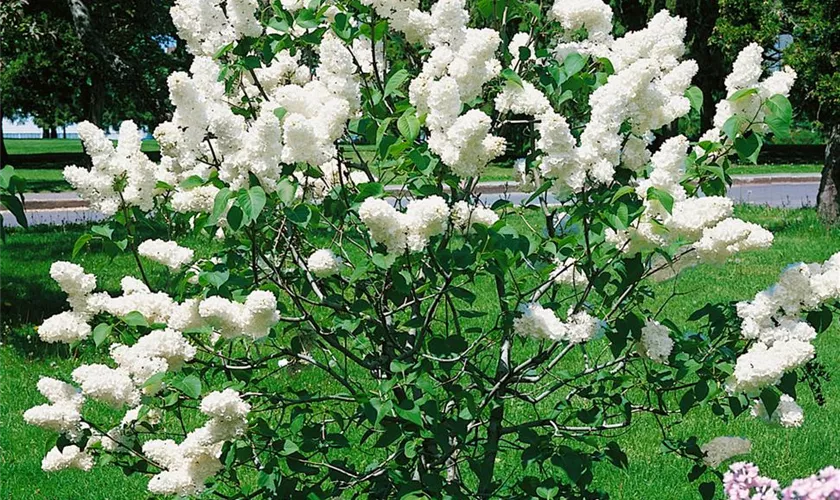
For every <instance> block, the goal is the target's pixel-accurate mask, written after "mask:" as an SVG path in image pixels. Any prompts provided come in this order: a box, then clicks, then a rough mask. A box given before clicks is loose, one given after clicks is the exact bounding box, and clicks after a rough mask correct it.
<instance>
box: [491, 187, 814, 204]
mask: <svg viewBox="0 0 840 500" xmlns="http://www.w3.org/2000/svg"><path fill="white" fill-rule="evenodd" d="M818 189H819V183H817V182H790V183H774V184H743V185H737V186H732V187H731V188H730V189H729V197H730V198H732V199H733V200H735V201H736V202H738V203H751V204H755V205H769V206H772V207H787V208H801V207H812V206H814V205H815V204H816V201H817V190H818ZM529 196H530V195H528V194H524V193H509V194H488V195H484V196H482V199H483V200H484V201H485V203H493V202H494V201H496V200H499V199H504V198H506V199H509V200H510V201H511V202H513V203H522V202H524V201H525V200H527V199H528V197H529Z"/></svg>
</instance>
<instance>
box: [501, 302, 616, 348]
mask: <svg viewBox="0 0 840 500" xmlns="http://www.w3.org/2000/svg"><path fill="white" fill-rule="evenodd" d="M519 312H520V313H521V315H520V316H519V317H518V318H516V319H514V320H513V330H514V331H515V332H516V333H517V334H518V335H522V336H525V337H532V338H535V339H540V340H543V339H546V340H550V341H552V342H568V343H570V344H581V343H583V342H586V341H589V340H591V339H592V338H593V337H595V335H596V334H597V333H598V331H599V329H600V327H601V321H600V320H598V318H595V317H593V316H590V315H589V314H588V313H587V312H586V311H579V312H577V313H575V312H573V310H572V309H570V310H569V312H568V314H567V318H566V321H565V322H564V321H561V320H560V318H558V317H557V315H556V314H554V311H552V310H551V309H546V308H544V307H543V306H541V305H539V304H537V303H530V304H522V305H521V306H520V307H519Z"/></svg>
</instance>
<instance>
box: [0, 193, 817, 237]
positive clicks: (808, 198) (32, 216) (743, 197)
mask: <svg viewBox="0 0 840 500" xmlns="http://www.w3.org/2000/svg"><path fill="white" fill-rule="evenodd" d="M818 189H819V183H816V182H788V183H773V184H742V185H736V186H732V188H731V189H730V190H729V196H730V197H731V198H732V199H734V200H736V201H737V202H743V203H752V204H757V205H770V206H773V207H788V208H799V207H804V206H814V204H815V203H816V200H817V190H818ZM529 196H530V195H528V194H527V193H515V192H511V193H501V194H486V195H484V196H482V199H483V200H484V202H485V203H488V204H492V203H493V202H494V201H496V200H498V199H502V198H506V199H509V200H510V201H511V202H513V203H522V202H524V201H525V200H527V199H528V197H529ZM0 213H2V215H3V223H4V224H5V225H6V227H15V226H17V222H15V220H14V217H12V215H11V214H10V213H9V212H5V211H3V212H0ZM28 217H29V224H30V225H38V224H51V225H60V224H69V223H80V222H91V221H98V220H102V215H101V214H99V213H97V212H94V211H92V210H89V209H86V208H69V209H49V210H30V211H29V213H28Z"/></svg>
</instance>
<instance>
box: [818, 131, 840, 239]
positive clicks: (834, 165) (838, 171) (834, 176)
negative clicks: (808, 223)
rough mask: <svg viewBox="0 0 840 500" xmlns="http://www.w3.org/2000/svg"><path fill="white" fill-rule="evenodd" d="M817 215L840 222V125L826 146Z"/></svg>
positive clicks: (826, 219) (830, 220)
mask: <svg viewBox="0 0 840 500" xmlns="http://www.w3.org/2000/svg"><path fill="white" fill-rule="evenodd" d="M817 213H819V214H820V217H821V218H822V219H823V220H825V221H826V222H832V223H834V222H838V221H840V124H837V125H834V126H833V127H832V128H831V133H830V134H829V136H828V142H827V143H826V145H825V166H823V170H822V178H821V179H820V190H819V193H818V194H817Z"/></svg>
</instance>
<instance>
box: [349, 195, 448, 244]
mask: <svg viewBox="0 0 840 500" xmlns="http://www.w3.org/2000/svg"><path fill="white" fill-rule="evenodd" d="M449 217H450V211H449V206H448V205H447V204H446V201H445V200H444V199H443V198H441V197H440V196H429V197H428V198H422V199H414V200H411V201H409V202H408V206H407V207H406V210H405V213H403V212H400V211H398V210H397V209H396V208H394V207H393V206H392V205H391V204H390V203H388V202H387V201H385V200H382V199H379V198H367V199H366V200H365V201H364V202H362V205H361V206H360V207H359V218H360V219H361V220H362V223H363V224H364V225H365V226H367V228H368V231H370V236H371V238H373V240H374V241H376V242H377V243H380V244H382V245H385V247H387V249H388V251H389V252H391V253H400V252H403V251H405V250H408V251H410V252H420V251H422V250H423V249H425V248H426V245H427V244H428V243H429V239H430V238H432V237H433V236H437V235H439V234H443V233H444V232H445V231H446V228H447V225H448V223H449Z"/></svg>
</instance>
